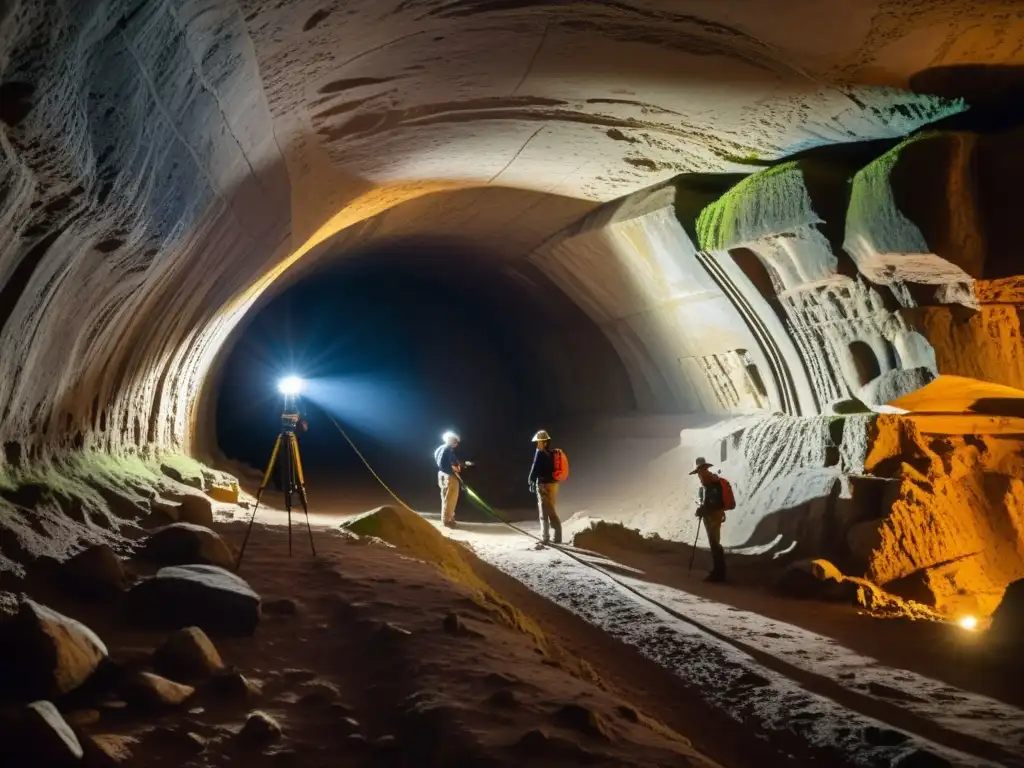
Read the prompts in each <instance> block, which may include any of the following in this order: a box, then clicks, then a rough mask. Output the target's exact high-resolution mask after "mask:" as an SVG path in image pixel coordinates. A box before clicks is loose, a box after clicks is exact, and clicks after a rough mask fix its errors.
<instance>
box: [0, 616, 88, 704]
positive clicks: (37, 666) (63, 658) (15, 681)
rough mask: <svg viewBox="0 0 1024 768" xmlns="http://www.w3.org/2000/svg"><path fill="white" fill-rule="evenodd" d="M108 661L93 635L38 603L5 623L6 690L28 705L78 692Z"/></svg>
mask: <svg viewBox="0 0 1024 768" xmlns="http://www.w3.org/2000/svg"><path fill="white" fill-rule="evenodd" d="M106 657H107V648H106V646H105V645H104V644H103V641H102V640H100V639H99V638H98V637H97V636H96V635H95V633H93V631H92V630H91V629H89V628H88V627H87V626H85V625H84V624H82V623H80V622H78V621H75V620H74V619H72V618H69V617H67V616H64V615H63V614H60V613H57V612H56V611H54V610H52V609H50V608H47V607H46V606H44V605H40V604H38V603H35V602H33V601H32V600H28V599H25V600H23V601H22V602H21V604H20V606H19V608H18V613H17V614H16V615H15V616H14V617H13V618H9V619H6V620H4V621H2V622H0V690H3V691H5V692H10V693H13V694H14V695H16V696H19V697H21V698H23V699H26V700H33V699H46V698H52V697H56V696H62V695H64V694H66V693H69V692H71V691H73V690H75V689H76V688H78V687H79V686H80V685H82V684H83V683H84V682H85V681H86V680H88V679H89V677H91V676H92V674H93V673H94V672H95V671H96V668H97V667H98V666H99V665H100V663H101V662H102V661H103V660H104V659H105V658H106Z"/></svg>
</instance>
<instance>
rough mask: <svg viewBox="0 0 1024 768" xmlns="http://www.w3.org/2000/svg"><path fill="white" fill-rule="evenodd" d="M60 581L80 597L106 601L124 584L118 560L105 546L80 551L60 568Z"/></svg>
mask: <svg viewBox="0 0 1024 768" xmlns="http://www.w3.org/2000/svg"><path fill="white" fill-rule="evenodd" d="M60 579H61V581H62V582H63V584H64V585H65V587H67V588H68V589H70V590H71V591H73V592H75V593H76V594H79V595H81V596H83V597H107V596H109V595H113V594H117V593H118V592H121V591H122V590H124V588H125V585H126V584H127V579H126V577H125V573H124V568H123V567H122V565H121V558H119V557H118V556H117V554H116V553H115V552H114V550H112V549H111V548H110V547H109V546H107V545H106V544H97V545H95V546H92V547H88V548H87V549H83V550H82V551H81V552H79V553H78V554H77V555H75V556H74V557H72V558H70V559H69V560H67V561H66V562H65V563H64V564H63V565H62V566H61V568H60Z"/></svg>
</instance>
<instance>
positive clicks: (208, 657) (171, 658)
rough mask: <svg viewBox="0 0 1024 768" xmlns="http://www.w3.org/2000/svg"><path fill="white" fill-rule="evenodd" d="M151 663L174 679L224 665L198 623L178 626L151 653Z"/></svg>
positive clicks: (189, 677) (203, 673)
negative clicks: (195, 625)
mask: <svg viewBox="0 0 1024 768" xmlns="http://www.w3.org/2000/svg"><path fill="white" fill-rule="evenodd" d="M153 664H154V666H155V667H156V669H157V670H158V671H159V672H161V673H162V674H164V675H167V676H168V677H170V678H172V679H175V680H194V679H198V678H204V677H209V676H210V675H212V674H213V673H215V672H218V671H219V670H221V669H223V668H224V662H223V661H222V660H221V658H220V654H219V653H218V652H217V648H216V647H215V646H214V644H213V643H212V642H211V641H210V638H209V637H207V636H206V633H205V632H203V630H201V629H200V628H199V627H185V628H183V629H179V630H178V631H177V632H175V633H174V634H173V635H171V636H170V637H168V638H167V640H166V641H165V642H164V644H163V645H162V646H160V647H159V648H158V649H157V650H156V651H155V652H154V654H153Z"/></svg>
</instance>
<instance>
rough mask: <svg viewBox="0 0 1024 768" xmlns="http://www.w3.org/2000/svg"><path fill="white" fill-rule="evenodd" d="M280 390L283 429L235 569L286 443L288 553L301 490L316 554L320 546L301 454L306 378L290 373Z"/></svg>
mask: <svg viewBox="0 0 1024 768" xmlns="http://www.w3.org/2000/svg"><path fill="white" fill-rule="evenodd" d="M277 388H278V390H279V391H280V392H281V394H282V395H283V396H284V407H283V409H282V413H281V431H280V432H279V433H278V435H277V440H275V441H274V450H273V451H272V452H271V454H270V462H269V463H268V464H267V471H266V472H264V473H263V482H262V483H261V484H260V489H259V491H258V492H257V493H256V504H255V505H254V506H253V508H252V516H251V517H250V518H249V527H248V528H246V530H245V538H244V539H242V548H241V550H239V552H238V561H237V562H236V563H235V570H236V571H237V570H238V569H240V568H241V567H242V556H243V555H245V545H246V544H248V543H249V534H250V533H252V525H253V523H254V522H255V521H256V510H257V509H259V508H260V500H261V499H262V498H263V492H264V491H265V490H266V489H267V486H268V485H269V484H270V479H271V478H272V477H273V475H274V465H275V464H276V463H277V459H278V457H279V456H281V447H282V445H283V446H284V464H283V473H282V474H283V476H284V478H283V479H284V482H283V483H282V485H283V489H284V509H285V512H286V513H287V514H288V556H289V557H291V555H292V499H293V497H294V496H295V495H296V494H298V496H299V501H301V502H302V511H303V512H304V513H305V514H306V530H307V531H308V532H309V548H310V549H311V550H312V552H313V556H314V557H315V556H316V546H315V545H314V544H313V529H312V527H310V524H309V500H308V499H307V498H306V478H305V476H304V475H303V472H302V456H301V455H300V454H299V438H298V435H297V434H296V433H297V432H298V430H299V429H302V430H303V431H305V430H306V428H307V425H306V421H305V419H303V418H302V416H301V414H300V412H299V394H300V393H301V392H302V379H300V378H298V377H296V376H288V377H287V378H284V379H281V382H280V383H279V384H278V387H277Z"/></svg>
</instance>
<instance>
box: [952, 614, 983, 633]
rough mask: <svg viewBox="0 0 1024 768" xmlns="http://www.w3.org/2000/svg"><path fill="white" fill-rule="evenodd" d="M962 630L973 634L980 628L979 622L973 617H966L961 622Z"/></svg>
mask: <svg viewBox="0 0 1024 768" xmlns="http://www.w3.org/2000/svg"><path fill="white" fill-rule="evenodd" d="M957 623H958V624H960V628H961V629H966V630H967V631H968V632H973V631H974V630H976V629H977V628H978V620H977V619H976V618H974V617H973V616H964V617H963V618H962V619H960V621H959V622H957Z"/></svg>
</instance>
